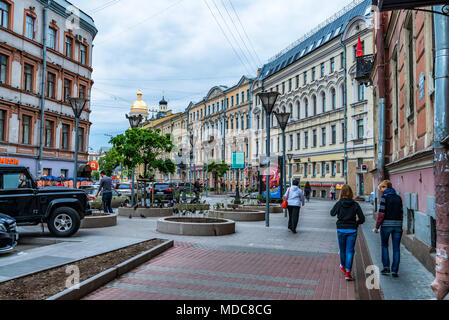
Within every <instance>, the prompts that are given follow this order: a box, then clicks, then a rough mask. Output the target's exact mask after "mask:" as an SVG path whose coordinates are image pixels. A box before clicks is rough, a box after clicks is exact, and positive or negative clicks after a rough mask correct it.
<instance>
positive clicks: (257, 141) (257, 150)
mask: <svg viewBox="0 0 449 320" xmlns="http://www.w3.org/2000/svg"><path fill="white" fill-rule="evenodd" d="M258 156H259V140H256V157H258Z"/></svg>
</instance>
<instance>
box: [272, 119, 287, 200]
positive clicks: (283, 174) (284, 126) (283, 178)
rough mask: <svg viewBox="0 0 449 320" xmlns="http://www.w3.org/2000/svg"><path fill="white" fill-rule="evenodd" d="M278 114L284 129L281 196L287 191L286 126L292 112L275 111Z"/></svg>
mask: <svg viewBox="0 0 449 320" xmlns="http://www.w3.org/2000/svg"><path fill="white" fill-rule="evenodd" d="M274 114H275V115H276V119H277V120H278V122H279V126H280V127H281V130H282V167H281V168H282V189H281V196H282V195H283V194H284V192H285V128H286V127H287V123H288V119H289V118H290V112H284V113H277V112H275V113H274Z"/></svg>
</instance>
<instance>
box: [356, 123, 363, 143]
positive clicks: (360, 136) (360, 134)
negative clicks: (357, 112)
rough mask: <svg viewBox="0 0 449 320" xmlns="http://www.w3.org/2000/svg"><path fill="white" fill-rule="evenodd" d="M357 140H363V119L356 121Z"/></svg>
mask: <svg viewBox="0 0 449 320" xmlns="http://www.w3.org/2000/svg"><path fill="white" fill-rule="evenodd" d="M357 139H363V119H359V120H357Z"/></svg>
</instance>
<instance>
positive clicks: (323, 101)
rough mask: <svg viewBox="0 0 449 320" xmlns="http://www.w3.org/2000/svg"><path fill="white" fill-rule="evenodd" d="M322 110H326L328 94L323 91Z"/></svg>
mask: <svg viewBox="0 0 449 320" xmlns="http://www.w3.org/2000/svg"><path fill="white" fill-rule="evenodd" d="M321 112H323V113H324V112H326V94H325V93H324V92H321Z"/></svg>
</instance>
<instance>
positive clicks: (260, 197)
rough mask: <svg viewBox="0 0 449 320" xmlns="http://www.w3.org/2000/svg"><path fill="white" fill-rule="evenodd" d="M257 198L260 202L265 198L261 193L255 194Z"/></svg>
mask: <svg viewBox="0 0 449 320" xmlns="http://www.w3.org/2000/svg"><path fill="white" fill-rule="evenodd" d="M257 200H258V201H259V202H260V203H262V202H263V201H264V200H265V198H264V197H263V195H261V194H259V195H257Z"/></svg>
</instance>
